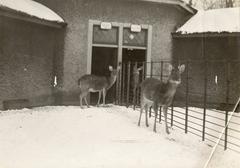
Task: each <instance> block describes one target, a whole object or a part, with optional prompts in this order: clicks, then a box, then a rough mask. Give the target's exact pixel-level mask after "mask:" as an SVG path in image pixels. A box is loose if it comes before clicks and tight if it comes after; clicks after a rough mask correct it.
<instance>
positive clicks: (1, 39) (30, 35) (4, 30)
mask: <svg viewBox="0 0 240 168" xmlns="http://www.w3.org/2000/svg"><path fill="white" fill-rule="evenodd" d="M64 26H65V22H64V20H63V19H62V18H61V17H60V16H58V15H57V14H56V13H55V12H53V11H52V10H51V9H49V8H47V7H46V6H43V5H41V4H39V3H37V2H34V1H27V0H18V1H14V0H0V44H1V45H0V78H1V80H0V109H11V108H21V107H30V106H39V105H47V104H52V103H53V102H54V98H53V82H54V76H55V69H57V68H56V66H55V65H54V59H56V56H59V53H58V52H59V49H58V48H61V47H60V45H61V43H59V41H62V40H61V37H62V35H61V30H62V29H63V27H64Z"/></svg>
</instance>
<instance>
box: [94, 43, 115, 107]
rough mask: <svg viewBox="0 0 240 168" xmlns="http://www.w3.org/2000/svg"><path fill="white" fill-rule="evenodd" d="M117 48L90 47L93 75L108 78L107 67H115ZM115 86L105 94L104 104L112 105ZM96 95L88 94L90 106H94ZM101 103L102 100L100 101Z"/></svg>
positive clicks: (96, 99)
mask: <svg viewBox="0 0 240 168" xmlns="http://www.w3.org/2000/svg"><path fill="white" fill-rule="evenodd" d="M117 51H118V50H117V48H110V47H92V68H91V72H92V74H94V75H99V76H110V71H109V69H108V68H109V66H112V67H113V68H116V67H117ZM115 91H116V84H114V85H113V86H112V87H111V88H110V89H109V90H108V92H107V95H106V103H113V102H114V98H115ZM97 101H98V93H91V94H90V104H92V105H96V103H97ZM101 102H102V99H101Z"/></svg>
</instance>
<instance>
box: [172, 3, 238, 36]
mask: <svg viewBox="0 0 240 168" xmlns="http://www.w3.org/2000/svg"><path fill="white" fill-rule="evenodd" d="M176 32H177V33H181V34H192V33H207V32H211V33H221V32H229V33H232V32H240V8H239V7H237V8H222V9H212V10H206V11H203V10H199V11H198V12H197V14H196V15H194V16H193V17H192V18H190V19H189V20H188V21H187V22H186V23H185V24H184V25H183V26H182V27H180V28H179V29H178V30H177V31H176Z"/></svg>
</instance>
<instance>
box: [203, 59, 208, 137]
mask: <svg viewBox="0 0 240 168" xmlns="http://www.w3.org/2000/svg"><path fill="white" fill-rule="evenodd" d="M204 65H205V66H204V100H203V101H204V102H203V129H202V141H204V140H205V126H206V108H207V72H208V70H207V66H208V62H207V61H206V60H205V62H204Z"/></svg>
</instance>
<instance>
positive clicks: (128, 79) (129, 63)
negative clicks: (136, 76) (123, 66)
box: [127, 62, 131, 107]
mask: <svg viewBox="0 0 240 168" xmlns="http://www.w3.org/2000/svg"><path fill="white" fill-rule="evenodd" d="M130 72H131V62H128V65H127V107H128V106H129V92H130Z"/></svg>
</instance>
